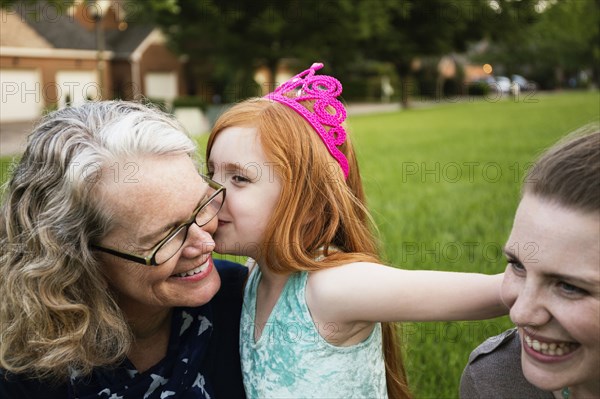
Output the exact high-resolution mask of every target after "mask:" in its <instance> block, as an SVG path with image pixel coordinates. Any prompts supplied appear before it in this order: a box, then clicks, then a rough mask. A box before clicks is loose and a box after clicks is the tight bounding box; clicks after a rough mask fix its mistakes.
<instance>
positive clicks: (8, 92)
mask: <svg viewBox="0 0 600 399" xmlns="http://www.w3.org/2000/svg"><path fill="white" fill-rule="evenodd" d="M40 80H41V79H40V73H39V71H38V70H35V69H0V97H1V98H0V122H19V121H30V120H33V119H37V118H39V117H40V115H41V114H42V110H43V108H44V99H43V98H42V94H41V84H40Z"/></svg>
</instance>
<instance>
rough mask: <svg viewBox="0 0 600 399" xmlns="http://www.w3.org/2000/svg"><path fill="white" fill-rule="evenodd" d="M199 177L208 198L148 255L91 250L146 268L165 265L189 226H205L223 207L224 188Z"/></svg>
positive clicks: (184, 237)
mask: <svg viewBox="0 0 600 399" xmlns="http://www.w3.org/2000/svg"><path fill="white" fill-rule="evenodd" d="M200 176H202V178H203V179H204V181H205V182H206V183H208V192H207V193H206V195H205V196H204V198H206V197H208V198H207V199H206V200H204V201H201V202H200V204H199V205H198V207H197V208H196V209H195V210H194V213H193V214H192V217H191V218H189V219H188V220H187V221H186V222H185V223H183V224H181V225H179V226H177V227H175V228H174V229H173V230H172V231H171V232H170V233H169V234H168V235H167V236H166V237H165V238H163V239H162V240H160V242H159V243H158V244H156V245H155V246H154V247H152V248H151V249H149V250H148V252H150V254H149V255H147V256H140V255H136V254H133V253H130V252H122V251H117V250H116V249H113V248H107V247H102V246H100V245H95V244H92V245H91V248H92V249H95V250H98V251H102V252H106V253H108V254H111V255H114V256H118V257H119V258H123V259H127V260H130V261H133V262H137V263H141V264H142V265H146V266H158V265H161V264H163V263H165V262H166V261H168V260H169V259H171V258H172V257H173V256H175V254H176V253H177V252H179V250H180V249H181V247H182V246H183V243H184V242H185V240H186V238H187V235H188V231H189V229H190V226H191V225H192V224H193V223H195V224H196V225H198V226H199V227H202V226H205V225H206V224H207V223H208V222H210V221H211V220H212V219H213V218H214V217H215V216H216V215H217V213H219V211H220V210H221V207H222V206H223V202H224V201H225V187H223V186H221V185H220V184H219V183H217V182H215V181H213V180H211V179H209V178H208V177H207V176H204V175H200Z"/></svg>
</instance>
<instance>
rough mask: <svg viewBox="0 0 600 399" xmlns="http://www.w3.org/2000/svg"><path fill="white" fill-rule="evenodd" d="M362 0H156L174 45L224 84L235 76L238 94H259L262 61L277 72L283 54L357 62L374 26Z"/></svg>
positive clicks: (306, 61) (304, 60) (300, 58)
mask: <svg viewBox="0 0 600 399" xmlns="http://www.w3.org/2000/svg"><path fill="white" fill-rule="evenodd" d="M361 3H363V4H361ZM361 3H357V2H356V1H355V0H334V1H319V0H302V1H299V0H278V1H273V0H254V1H242V0H219V1H217V0H200V1H198V0H178V1H176V2H175V3H174V4H175V5H176V6H175V7H174V8H173V9H172V10H171V11H170V12H164V10H161V11H160V12H158V11H157V9H156V5H158V6H163V5H164V2H161V1H159V0H155V10H154V11H155V18H156V21H157V22H158V23H159V24H160V26H162V27H163V28H164V30H165V31H166V32H167V33H168V34H169V36H170V39H171V42H172V44H173V46H174V48H175V49H176V50H177V51H178V52H180V53H184V54H187V55H188V56H189V57H190V60H191V61H192V63H193V64H195V65H196V66H197V68H198V72H199V73H201V74H204V75H212V76H215V77H216V81H215V82H213V83H215V84H216V85H221V87H220V88H221V89H222V90H223V89H224V88H225V86H226V85H227V84H228V83H227V82H231V81H232V77H233V78H234V79H233V81H234V82H236V83H235V84H236V85H237V87H238V89H237V90H234V93H231V92H230V93H229V97H237V98H230V100H235V99H239V97H247V96H248V94H256V93H247V92H246V91H247V90H245V89H246V88H247V87H252V86H253V83H252V82H253V74H254V71H255V70H256V68H257V67H259V66H266V67H267V68H268V70H269V71H271V76H272V77H274V76H275V71H276V67H277V65H278V63H279V62H280V60H282V59H293V60H295V61H296V62H298V63H302V65H307V64H309V63H310V62H313V61H317V60H318V61H326V62H327V63H328V64H330V65H341V64H343V63H348V62H351V61H352V60H353V59H354V58H356V57H357V54H358V50H359V48H358V46H357V44H358V40H359V38H360V36H361V35H362V34H364V32H366V31H367V30H368V29H365V28H361V24H362V25H364V24H368V23H370V21H368V20H366V19H365V17H364V16H363V15H361V13H360V11H361V10H363V9H364V8H365V5H364V3H368V2H361ZM332 70H335V66H333V67H332V68H331V69H329V72H331V71H332ZM269 84H271V85H273V84H275V82H269ZM236 91H237V93H236ZM249 91H251V90H249ZM232 94H233V95H232ZM236 94H237V95H236Z"/></svg>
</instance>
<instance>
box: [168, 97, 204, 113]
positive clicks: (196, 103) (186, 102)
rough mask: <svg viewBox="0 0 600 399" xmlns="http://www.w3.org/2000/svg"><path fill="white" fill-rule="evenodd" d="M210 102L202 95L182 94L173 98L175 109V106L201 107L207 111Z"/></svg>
mask: <svg viewBox="0 0 600 399" xmlns="http://www.w3.org/2000/svg"><path fill="white" fill-rule="evenodd" d="M207 106H208V104H206V101H205V100H204V99H203V98H202V97H200V96H182V97H177V98H176V99H175V100H173V109H175V108H200V109H201V110H202V111H205V110H206V108H207Z"/></svg>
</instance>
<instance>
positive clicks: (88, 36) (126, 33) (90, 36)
mask: <svg viewBox="0 0 600 399" xmlns="http://www.w3.org/2000/svg"><path fill="white" fill-rule="evenodd" d="M17 11H18V12H19V13H20V15H21V18H22V20H23V21H25V22H26V23H27V24H28V25H29V26H30V27H31V28H32V29H33V30H35V31H36V32H37V33H38V34H39V35H40V36H41V37H43V38H44V39H46V40H47V41H48V42H49V43H50V44H51V45H52V46H53V47H54V48H60V49H76V50H97V49H98V47H97V38H96V31H95V30H94V29H92V30H89V29H86V27H84V26H83V25H82V24H80V23H79V22H78V21H77V19H76V18H74V17H73V16H71V15H68V14H66V13H61V14H60V15H55V16H53V18H41V17H39V16H37V15H35V14H34V13H31V12H27V10H26V9H24V8H18V10H17ZM154 29H155V27H154V26H152V25H144V24H134V23H131V24H128V25H127V28H126V29H125V30H123V31H120V30H118V29H110V30H105V32H104V39H105V40H104V42H105V44H104V50H106V51H112V52H114V53H115V55H116V56H117V57H119V58H121V57H127V56H128V55H130V54H131V53H133V51H135V49H136V48H138V46H139V45H140V44H141V43H142V42H143V41H144V39H145V38H146V37H148V35H150V33H151V32H152V31H153V30H154Z"/></svg>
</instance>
